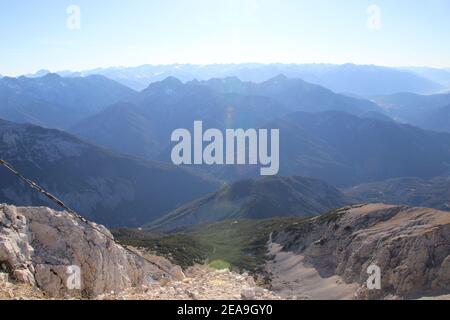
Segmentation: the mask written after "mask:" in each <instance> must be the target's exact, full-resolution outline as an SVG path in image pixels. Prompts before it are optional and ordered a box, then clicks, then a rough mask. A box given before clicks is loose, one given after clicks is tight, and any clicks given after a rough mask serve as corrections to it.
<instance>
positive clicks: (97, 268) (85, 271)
mask: <svg viewBox="0 0 450 320" xmlns="http://www.w3.org/2000/svg"><path fill="white" fill-rule="evenodd" d="M93 225H95V226H96V228H98V229H99V230H102V231H103V232H104V233H105V234H107V235H108V236H110V237H112V236H111V234H110V232H109V231H108V230H107V229H106V228H105V227H103V226H101V225H96V224H93ZM0 266H1V269H4V271H7V272H8V273H9V274H10V275H11V277H12V278H13V279H14V280H16V281H19V282H25V283H28V284H31V285H36V286H38V287H39V288H40V289H42V290H43V291H44V292H46V293H47V294H48V295H50V296H53V297H61V296H80V295H85V296H96V295H99V294H103V293H106V292H108V293H110V292H112V291H114V292H119V291H122V290H124V289H126V288H129V287H134V286H139V285H142V284H145V283H147V282H148V281H150V280H151V278H158V277H161V276H162V272H161V271H160V270H158V269H157V268H156V267H154V266H153V265H151V264H149V263H147V262H145V260H143V259H141V258H139V257H137V256H135V255H132V254H130V253H129V252H127V251H126V250H125V249H124V248H123V247H121V246H119V245H117V244H116V243H115V242H114V241H112V240H111V239H109V238H108V237H106V236H105V235H103V234H102V233H101V232H99V231H96V230H95V229H92V228H90V227H89V226H88V225H87V224H85V223H83V222H81V221H79V220H78V219H76V218H74V217H73V216H71V215H69V214H68V213H67V212H57V211H54V210H51V209H49V208H44V207H39V208H32V207H15V206H8V205H4V204H0Z"/></svg>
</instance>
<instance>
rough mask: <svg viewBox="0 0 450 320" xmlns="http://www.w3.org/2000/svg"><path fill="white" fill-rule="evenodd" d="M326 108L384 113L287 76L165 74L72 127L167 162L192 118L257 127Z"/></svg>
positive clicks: (97, 140)
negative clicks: (175, 136)
mask: <svg viewBox="0 0 450 320" xmlns="http://www.w3.org/2000/svg"><path fill="white" fill-rule="evenodd" d="M324 110H342V111H346V112H349V113H354V114H358V115H361V116H363V117H364V116H367V117H377V118H378V117H385V116H384V115H382V114H381V113H379V112H378V110H381V109H380V108H379V107H378V106H377V105H376V104H374V103H372V102H370V101H368V100H363V99H357V98H351V97H347V96H343V95H339V94H336V93H333V92H332V91H330V90H328V89H325V88H323V87H320V86H317V85H312V84H309V83H307V82H304V81H302V80H300V79H288V78H287V77H285V76H277V77H275V78H272V79H270V80H268V81H265V82H263V83H260V84H255V83H251V82H242V81H240V80H238V79H237V78H226V79H212V80H210V81H205V82H198V81H192V82H188V83H186V84H183V83H182V82H181V81H179V80H178V79H175V78H167V79H165V80H163V81H161V82H156V83H153V84H151V85H150V86H149V87H148V88H147V89H145V90H143V91H142V92H140V93H139V94H137V95H136V96H134V97H133V99H130V102H127V103H118V104H115V105H113V106H111V107H109V108H106V109H104V110H103V111H101V112H99V113H97V114H96V115H94V116H92V117H89V118H86V119H84V120H83V121H81V122H79V123H78V124H76V125H74V126H73V127H72V128H71V129H70V131H71V132H72V133H74V134H76V135H77V136H79V137H81V138H83V139H86V140H88V141H91V142H94V143H96V144H100V145H104V146H107V147H110V148H113V149H115V150H119V151H121V152H125V153H129V154H132V155H136V156H140V157H145V158H150V159H154V158H157V159H160V160H164V161H169V160H170V148H169V147H170V135H171V133H172V131H173V130H174V129H177V128H191V127H192V126H193V122H194V121H195V120H202V121H203V125H204V127H205V128H211V127H212V128H218V129H225V128H259V127H261V126H263V125H265V124H266V123H267V122H269V121H270V120H272V119H275V118H278V117H281V116H283V115H286V114H288V113H290V112H293V111H306V112H318V111H324ZM386 118H387V117H386ZM387 119H388V118H387Z"/></svg>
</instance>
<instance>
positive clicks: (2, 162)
mask: <svg viewBox="0 0 450 320" xmlns="http://www.w3.org/2000/svg"><path fill="white" fill-rule="evenodd" d="M0 165H2V166H3V167H5V168H6V169H7V170H8V171H10V172H12V173H13V174H14V175H16V176H17V177H19V179H21V180H22V181H24V182H25V183H26V184H28V185H29V186H30V187H31V188H32V189H34V190H36V191H38V192H40V193H41V194H43V195H44V196H45V197H47V198H48V199H49V200H50V201H52V202H54V203H56V204H57V205H58V206H60V207H61V208H63V209H64V210H65V211H66V212H68V213H69V214H71V215H72V216H73V217H75V218H76V219H78V220H80V221H81V222H83V223H84V224H85V225H87V226H88V227H90V228H91V229H94V230H95V231H97V232H99V233H101V234H102V235H103V236H105V237H106V238H107V239H109V240H111V241H113V242H114V243H116V244H117V245H118V246H120V247H121V248H123V249H125V250H126V251H127V252H129V253H131V254H132V255H134V256H136V257H138V258H140V259H143V260H145V261H146V262H148V263H150V264H151V265H153V266H155V267H157V268H158V269H160V270H161V271H163V272H165V273H166V275H167V276H168V277H171V272H170V270H167V269H166V268H165V267H163V266H161V265H159V264H157V263H156V262H153V261H150V260H149V259H147V258H146V257H144V256H142V255H140V254H138V253H137V252H135V251H133V250H131V249H129V248H127V247H126V246H123V245H122V244H120V243H119V242H117V240H115V239H114V238H113V237H111V236H110V235H109V234H107V233H106V232H104V231H103V230H101V229H99V228H98V227H97V226H95V225H92V224H91V223H90V221H89V220H87V219H86V218H83V217H82V216H81V215H79V214H78V213H77V212H76V211H75V210H73V209H71V208H69V207H68V206H67V205H66V204H65V203H64V202H62V201H61V200H59V199H58V198H57V197H55V196H54V195H52V194H51V193H49V192H47V191H45V190H44V189H43V188H42V187H41V186H39V185H38V184H37V183H35V182H34V181H32V180H30V179H28V178H26V177H25V176H23V175H22V174H21V173H20V172H19V171H17V170H16V169H15V168H14V167H13V166H12V165H11V164H9V163H8V162H6V161H5V160H3V159H0Z"/></svg>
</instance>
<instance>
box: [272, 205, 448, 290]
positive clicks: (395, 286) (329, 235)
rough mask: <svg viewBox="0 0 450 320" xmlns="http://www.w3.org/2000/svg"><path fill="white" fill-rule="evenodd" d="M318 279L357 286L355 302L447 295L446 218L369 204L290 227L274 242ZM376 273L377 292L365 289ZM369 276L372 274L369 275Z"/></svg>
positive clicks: (429, 211) (438, 213) (428, 211)
mask: <svg viewBox="0 0 450 320" xmlns="http://www.w3.org/2000/svg"><path fill="white" fill-rule="evenodd" d="M274 242H276V243H279V244H281V245H283V247H284V248H283V250H284V251H290V252H293V253H295V254H297V255H301V256H302V263H303V264H306V265H308V266H312V267H314V268H315V269H316V270H317V271H318V273H319V274H320V276H321V277H322V278H328V277H332V276H335V275H337V276H340V277H341V278H342V279H343V280H344V281H345V282H346V283H358V284H359V285H360V288H359V289H358V290H357V291H356V293H355V298H363V299H378V298H387V297H402V298H416V297H421V296H426V295H430V296H433V295H439V294H444V293H449V292H450V214H449V213H448V212H443V211H438V210H434V209H427V208H413V207H408V206H393V205H383V204H369V205H358V206H351V207H345V208H342V209H339V210H336V211H333V212H331V213H329V214H326V215H323V216H319V217H316V218H313V219H309V220H307V221H305V222H304V223H300V224H297V225H293V226H291V227H289V228H287V229H286V230H285V231H283V232H281V233H279V234H278V235H276V236H275V237H274ZM371 265H373V266H376V267H379V268H380V275H381V288H380V289H376V288H375V289H374V288H368V287H367V285H366V284H367V280H368V278H369V276H370V274H369V273H368V272H369V271H371V270H370V269H368V268H369V266H371ZM371 272H373V271H371Z"/></svg>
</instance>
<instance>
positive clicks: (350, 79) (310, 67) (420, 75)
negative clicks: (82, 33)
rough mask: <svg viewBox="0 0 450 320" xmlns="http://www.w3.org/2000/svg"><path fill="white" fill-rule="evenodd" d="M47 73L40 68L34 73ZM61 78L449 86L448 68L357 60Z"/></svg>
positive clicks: (367, 91) (371, 89) (147, 69)
mask: <svg viewBox="0 0 450 320" xmlns="http://www.w3.org/2000/svg"><path fill="white" fill-rule="evenodd" d="M45 72H47V71H46V70H41V71H39V72H37V73H36V74H35V75H28V76H42V75H43V74H45ZM58 73H59V74H60V75H62V76H76V77H78V76H86V75H93V74H100V75H104V76H106V77H108V78H110V79H113V80H116V81H118V82H120V83H122V84H124V85H126V86H128V87H130V88H133V89H135V90H142V89H144V88H146V87H147V86H148V85H149V84H150V83H152V82H158V81H161V80H164V79H165V78H167V77H176V78H178V79H180V80H181V81H183V82H187V81H192V80H194V79H197V80H208V79H211V78H225V77H230V76H236V77H238V78H239V79H241V80H243V81H252V82H263V81H267V80H269V79H270V78H273V77H275V76H277V75H279V74H284V75H286V76H288V77H291V78H301V79H303V80H305V81H308V82H311V83H314V84H318V85H321V86H324V87H327V88H329V89H331V90H333V91H335V92H348V93H353V94H358V95H380V94H392V93H397V92H405V91H406V92H415V93H425V94H428V93H437V92H439V91H442V90H445V89H449V88H450V85H449V84H448V77H449V76H448V74H450V72H448V71H447V70H444V69H442V70H441V69H431V68H428V69H426V70H424V69H423V68H422V69H421V68H408V69H406V68H389V67H380V66H374V65H355V64H343V65H333V64H258V63H244V64H213V65H193V64H173V65H158V66H156V65H155V66H154V65H142V66H138V67H113V68H105V69H92V70H86V71H82V72H72V71H62V72H58Z"/></svg>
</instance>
